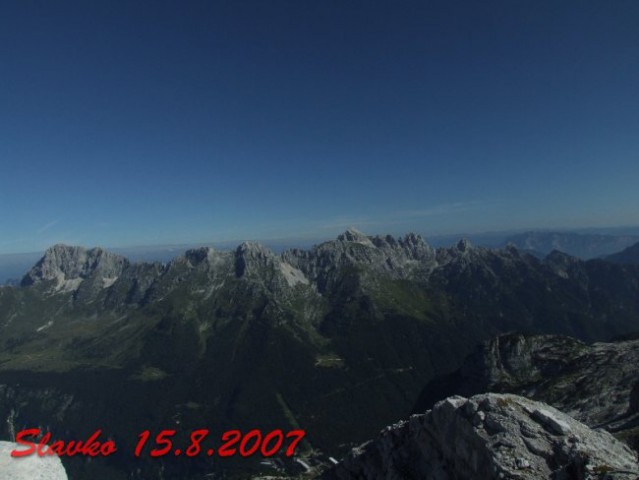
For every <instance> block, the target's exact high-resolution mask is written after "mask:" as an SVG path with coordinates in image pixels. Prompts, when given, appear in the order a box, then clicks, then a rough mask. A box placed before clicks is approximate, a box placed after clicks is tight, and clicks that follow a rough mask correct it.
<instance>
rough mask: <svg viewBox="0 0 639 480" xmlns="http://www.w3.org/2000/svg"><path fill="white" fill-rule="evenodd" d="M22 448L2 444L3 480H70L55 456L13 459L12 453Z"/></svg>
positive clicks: (0, 456) (0, 461) (9, 443)
mask: <svg viewBox="0 0 639 480" xmlns="http://www.w3.org/2000/svg"><path fill="white" fill-rule="evenodd" d="M23 448H24V447H21V446H19V445H17V444H15V443H11V442H0V478H2V480H68V479H67V474H66V472H65V471H64V467H63V466H62V462H60V459H59V458H58V457H57V456H55V455H53V456H46V457H38V456H37V455H30V456H28V457H21V458H13V457H11V452H12V451H13V450H15V449H18V450H21V449H23Z"/></svg>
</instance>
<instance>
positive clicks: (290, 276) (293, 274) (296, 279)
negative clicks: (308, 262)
mask: <svg viewBox="0 0 639 480" xmlns="http://www.w3.org/2000/svg"><path fill="white" fill-rule="evenodd" d="M280 271H281V272H282V275H284V278H285V279H286V282H287V283H288V285H289V287H294V286H295V285H297V284H298V283H302V284H304V285H308V279H307V278H306V277H305V276H304V274H303V273H302V272H301V271H300V270H298V269H297V268H295V267H293V266H292V265H289V264H288V263H284V262H282V263H280Z"/></svg>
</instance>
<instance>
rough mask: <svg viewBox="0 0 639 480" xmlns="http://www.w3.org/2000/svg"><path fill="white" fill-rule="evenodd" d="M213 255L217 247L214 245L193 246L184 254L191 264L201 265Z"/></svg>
mask: <svg viewBox="0 0 639 480" xmlns="http://www.w3.org/2000/svg"><path fill="white" fill-rule="evenodd" d="M213 255H215V249H214V248H213V247H201V248H193V249H191V250H187V251H186V252H185V253H184V256H185V257H186V259H187V260H188V261H189V263H190V264H191V265H199V264H200V263H202V262H204V261H206V260H208V259H209V258H210V257H211V256H213Z"/></svg>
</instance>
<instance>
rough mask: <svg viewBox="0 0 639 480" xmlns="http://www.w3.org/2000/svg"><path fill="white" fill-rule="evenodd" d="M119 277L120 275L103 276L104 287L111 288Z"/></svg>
mask: <svg viewBox="0 0 639 480" xmlns="http://www.w3.org/2000/svg"><path fill="white" fill-rule="evenodd" d="M117 279H118V277H103V278H102V288H109V287H110V286H111V285H113V284H114V283H115V282H116V280H117Z"/></svg>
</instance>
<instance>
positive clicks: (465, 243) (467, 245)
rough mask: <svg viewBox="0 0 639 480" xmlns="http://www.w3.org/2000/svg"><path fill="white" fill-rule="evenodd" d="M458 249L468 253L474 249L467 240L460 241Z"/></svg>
mask: <svg viewBox="0 0 639 480" xmlns="http://www.w3.org/2000/svg"><path fill="white" fill-rule="evenodd" d="M456 247H457V250H459V251H460V252H467V251H468V250H470V249H471V248H473V245H472V243H470V240H468V239H467V238H462V239H461V240H459V242H457V245H456Z"/></svg>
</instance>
